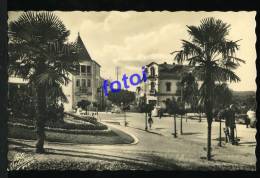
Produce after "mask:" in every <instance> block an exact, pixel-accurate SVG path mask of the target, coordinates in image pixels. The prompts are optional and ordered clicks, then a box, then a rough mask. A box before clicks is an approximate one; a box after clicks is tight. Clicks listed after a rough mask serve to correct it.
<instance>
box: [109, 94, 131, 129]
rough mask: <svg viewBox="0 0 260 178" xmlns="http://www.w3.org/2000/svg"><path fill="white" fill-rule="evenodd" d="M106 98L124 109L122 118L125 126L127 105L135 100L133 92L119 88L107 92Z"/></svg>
mask: <svg viewBox="0 0 260 178" xmlns="http://www.w3.org/2000/svg"><path fill="white" fill-rule="evenodd" d="M108 100H110V101H111V102H112V103H114V104H116V105H117V106H121V107H122V109H123V111H124V120H125V126H127V122H126V110H127V108H128V107H129V104H130V103H132V102H133V101H134V100H135V93H134V92H131V91H128V90H121V91H120V92H111V91H110V92H109V93H108Z"/></svg>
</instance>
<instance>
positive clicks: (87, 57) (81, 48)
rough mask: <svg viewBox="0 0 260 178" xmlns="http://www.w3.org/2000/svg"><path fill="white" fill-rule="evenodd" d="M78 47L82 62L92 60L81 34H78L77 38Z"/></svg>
mask: <svg viewBox="0 0 260 178" xmlns="http://www.w3.org/2000/svg"><path fill="white" fill-rule="evenodd" d="M76 45H77V47H78V48H79V57H80V59H79V60H80V61H85V60H90V61H91V60H92V59H91V57H90V55H89V53H88V50H87V48H86V47H85V45H84V43H83V41H82V39H81V37H80V35H79V33H78V37H77V40H76Z"/></svg>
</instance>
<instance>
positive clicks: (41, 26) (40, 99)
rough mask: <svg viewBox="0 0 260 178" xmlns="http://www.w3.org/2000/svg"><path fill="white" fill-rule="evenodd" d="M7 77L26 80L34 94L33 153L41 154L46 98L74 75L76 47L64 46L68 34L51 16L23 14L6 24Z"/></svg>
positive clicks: (61, 24)
mask: <svg viewBox="0 0 260 178" xmlns="http://www.w3.org/2000/svg"><path fill="white" fill-rule="evenodd" d="M9 30H10V31H9V59H10V66H9V74H10V75H14V76H19V77H22V78H23V79H26V80H28V82H29V85H30V86H32V87H33V88H34V90H35V94H36V122H35V128H36V135H37V143H36V152H37V153H43V152H44V148H43V145H44V137H45V135H44V126H45V121H46V118H45V115H46V102H47V101H46V98H47V97H48V95H49V97H51V96H50V93H51V90H53V88H56V89H57V90H58V92H59V93H60V89H61V85H64V84H65V85H66V84H68V82H69V81H70V80H69V73H73V72H75V71H76V66H77V65H78V61H77V51H78V49H77V46H76V45H74V44H72V43H66V41H67V37H68V36H69V31H68V30H67V29H66V27H65V26H64V24H63V23H62V21H61V20H60V19H59V18H58V17H57V16H56V15H54V14H53V13H51V12H25V13H23V14H22V15H21V16H20V17H19V18H18V19H17V20H15V21H12V22H10V24H9Z"/></svg>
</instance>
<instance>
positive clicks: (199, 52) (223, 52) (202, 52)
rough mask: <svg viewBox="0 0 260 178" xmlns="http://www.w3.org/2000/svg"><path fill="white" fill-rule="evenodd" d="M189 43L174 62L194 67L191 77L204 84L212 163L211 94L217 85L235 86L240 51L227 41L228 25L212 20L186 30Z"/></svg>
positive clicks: (237, 78)
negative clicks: (228, 84) (226, 82)
mask: <svg viewBox="0 0 260 178" xmlns="http://www.w3.org/2000/svg"><path fill="white" fill-rule="evenodd" d="M187 28H188V33H189V35H190V37H191V41H187V40H182V47H181V50H180V51H174V52H173V53H172V54H174V53H176V55H175V57H174V59H175V60H176V61H177V62H179V63H182V62H183V61H187V62H188V63H189V65H192V66H194V70H193V74H194V75H195V76H197V77H198V79H199V80H201V81H203V84H202V86H201V88H200V89H201V90H202V93H203V98H204V107H205V112H206V116H207V123H208V139H207V159H208V160H210V159H211V124H212V119H213V115H212V111H213V99H214V98H213V93H212V89H213V88H214V85H215V82H216V81H224V82H225V81H230V82H238V81H240V78H239V77H238V76H237V75H236V74H235V73H234V72H233V70H234V69H236V68H237V67H238V66H239V65H240V62H243V63H244V61H243V60H242V59H239V58H237V57H235V52H236V51H237V50H238V49H239V45H238V44H237V43H238V41H232V40H228V39H227V36H228V34H229V30H230V25H229V24H226V23H224V22H222V21H221V20H218V19H214V18H205V19H203V20H201V24H200V25H198V26H187Z"/></svg>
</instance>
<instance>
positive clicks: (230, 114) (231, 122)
mask: <svg viewBox="0 0 260 178" xmlns="http://www.w3.org/2000/svg"><path fill="white" fill-rule="evenodd" d="M227 124H228V126H229V130H230V141H231V144H232V145H235V144H237V139H235V129H236V122H235V106H234V105H233V104H231V105H230V107H229V108H228V111H227Z"/></svg>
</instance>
